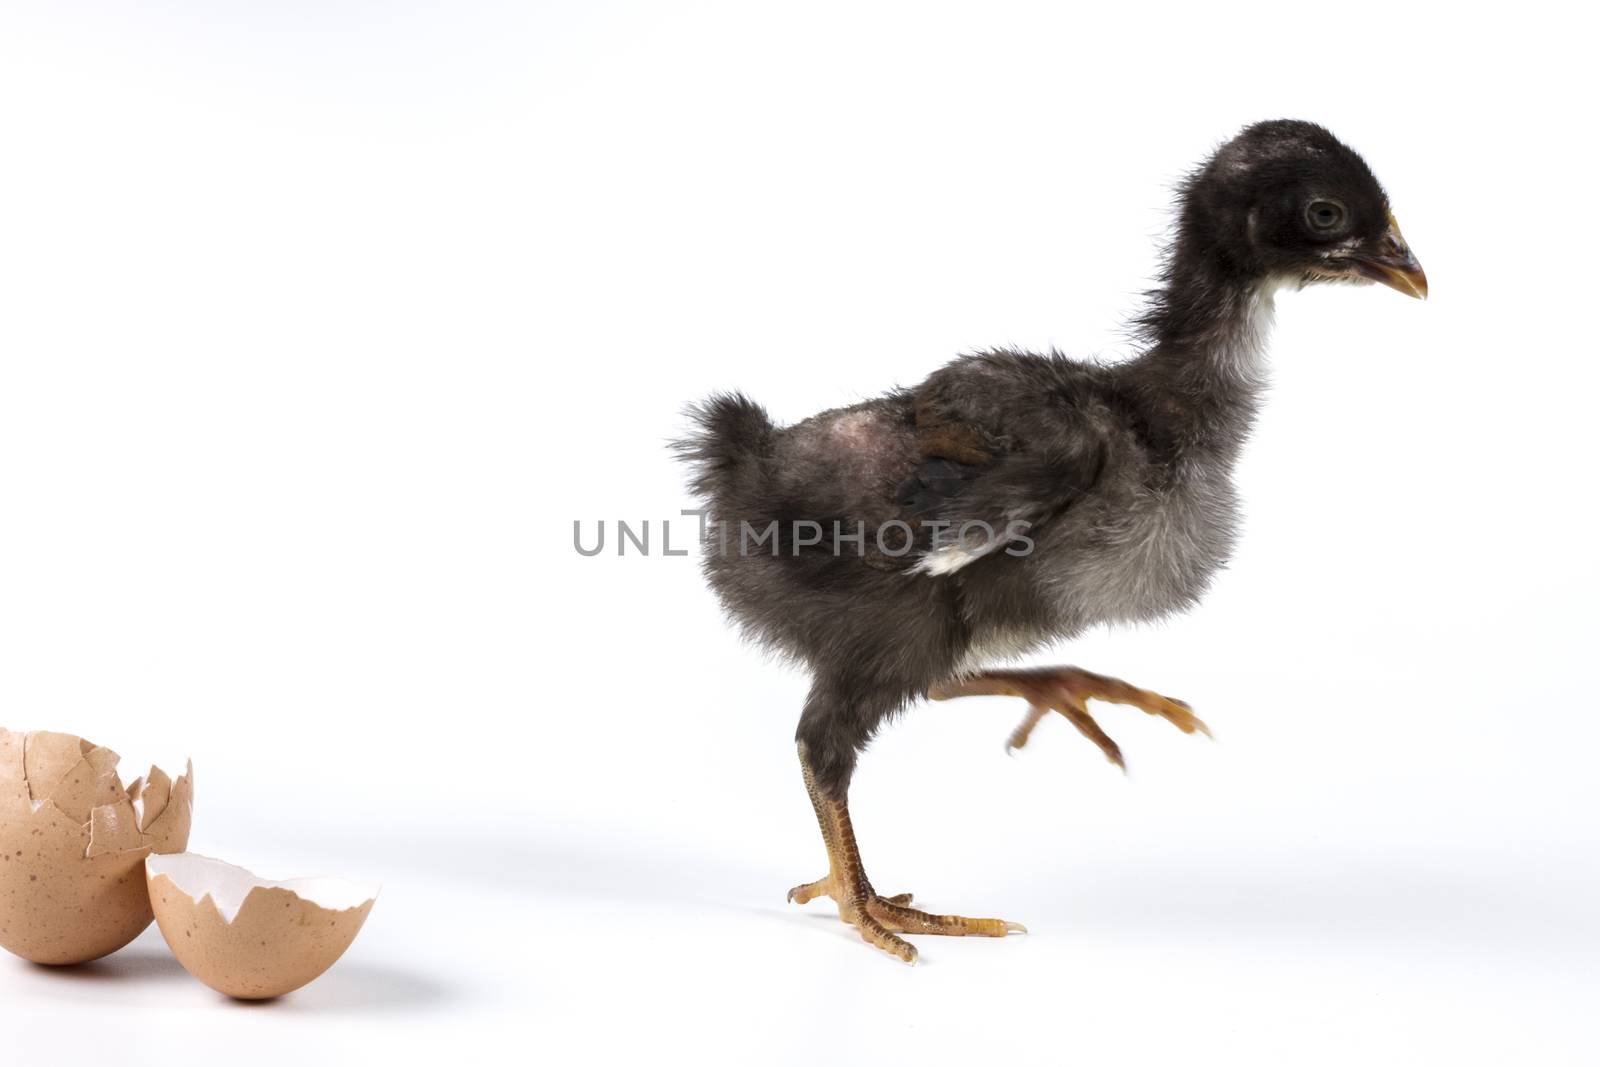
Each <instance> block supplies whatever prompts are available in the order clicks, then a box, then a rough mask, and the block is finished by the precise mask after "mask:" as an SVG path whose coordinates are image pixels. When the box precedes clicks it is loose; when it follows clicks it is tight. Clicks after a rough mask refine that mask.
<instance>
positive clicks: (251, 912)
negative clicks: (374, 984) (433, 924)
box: [145, 852, 378, 1000]
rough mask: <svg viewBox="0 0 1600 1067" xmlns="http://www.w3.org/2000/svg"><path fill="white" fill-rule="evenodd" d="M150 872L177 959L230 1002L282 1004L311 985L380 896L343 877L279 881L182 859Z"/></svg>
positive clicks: (175, 856) (159, 917) (156, 906)
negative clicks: (282, 998) (284, 998)
mask: <svg viewBox="0 0 1600 1067" xmlns="http://www.w3.org/2000/svg"><path fill="white" fill-rule="evenodd" d="M151 858H152V859H154V860H155V861H156V862H154V863H148V862H147V863H146V864H145V876H146V878H147V879H148V880H149V885H150V907H151V909H152V910H153V911H154V912H155V916H156V924H157V925H158V926H160V928H161V936H162V937H164V938H165V939H166V942H167V946H168V947H169V948H171V949H172V954H173V955H174V956H176V957H178V962H179V963H181V964H183V966H184V969H185V970H187V971H188V972H189V973H190V974H192V975H194V976H195V977H196V978H198V979H199V980H200V981H202V982H204V983H205V984H206V985H208V986H210V987H211V988H212V989H215V990H217V991H218V992H219V993H225V994H227V995H228V996H230V997H238V998H241V999H245V1000H262V999H268V998H271V997H280V996H282V995H283V994H285V993H289V992H292V991H293V990H296V989H299V988H300V987H301V986H303V985H305V984H306V983H307V982H311V981H313V980H314V979H316V977H317V976H318V975H320V974H322V972H324V971H326V970H327V969H328V968H329V967H331V966H333V964H334V963H335V962H336V961H337V960H338V959H339V957H340V956H342V955H343V954H344V951H345V949H347V948H349V947H350V943H351V942H352V941H354V940H355V937H356V934H357V933H359V932H360V930H361V927H362V924H364V923H365V922H366V921H367V915H368V914H369V913H370V912H371V911H372V904H373V901H374V900H375V899H376V898H377V896H378V887H377V886H376V885H369V884H365V883H361V882H352V881H349V880H348V879H344V878H294V879H290V880H289V881H285V882H275V881H273V880H272V879H270V878H258V877H256V876H255V875H254V874H252V873H250V872H249V871H247V870H245V869H244V868H243V867H235V866H234V865H233V864H231V863H224V862H222V861H221V860H214V859H211V858H210V857H209V856H199V855H195V854H194V853H191V852H177V853H171V854H169V855H163V856H155V857H151Z"/></svg>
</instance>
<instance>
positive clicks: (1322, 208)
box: [1306, 200, 1344, 232]
mask: <svg viewBox="0 0 1600 1067" xmlns="http://www.w3.org/2000/svg"><path fill="white" fill-rule="evenodd" d="M1306 222H1307V223H1309V224H1310V225H1311V228H1312V229H1313V230H1318V231H1322V232H1326V231H1328V230H1336V229H1338V228H1339V226H1340V224H1341V223H1343V222H1344V205H1343V204H1341V203H1339V202H1338V201H1337V200H1313V201H1311V203H1310V204H1308V205H1306Z"/></svg>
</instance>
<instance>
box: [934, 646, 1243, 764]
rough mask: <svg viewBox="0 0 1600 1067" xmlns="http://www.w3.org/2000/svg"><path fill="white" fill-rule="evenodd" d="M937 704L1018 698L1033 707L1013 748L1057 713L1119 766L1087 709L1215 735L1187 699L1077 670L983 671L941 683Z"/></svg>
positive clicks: (1110, 744) (937, 688) (1117, 754)
mask: <svg viewBox="0 0 1600 1067" xmlns="http://www.w3.org/2000/svg"><path fill="white" fill-rule="evenodd" d="M928 696H929V697H930V698H931V699H933V700H952V699H954V698H956V697H977V696H1012V697H1021V698H1022V699H1023V700H1026V701H1027V702H1028V716H1027V718H1025V719H1023V720H1022V722H1021V724H1020V725H1018V726H1017V728H1016V729H1015V730H1013V731H1012V733H1011V738H1010V740H1009V741H1008V742H1007V745H1006V747H1008V748H1021V747H1022V746H1023V745H1025V744H1027V743H1028V735H1029V734H1030V733H1032V732H1033V728H1034V726H1036V725H1038V722H1039V720H1040V719H1042V718H1044V717H1045V715H1047V714H1049V713H1050V712H1052V711H1056V712H1059V713H1061V714H1062V715H1064V716H1066V718H1067V720H1068V721H1069V722H1071V723H1072V725H1073V726H1075V727H1077V728H1078V732H1079V733H1081V734H1083V736H1085V737H1087V738H1088V739H1089V740H1091V741H1093V742H1094V743H1095V744H1096V745H1098V746H1099V747H1100V751H1101V752H1104V753H1105V756H1106V759H1108V760H1110V761H1111V762H1112V763H1115V764H1116V765H1117V766H1118V767H1122V766H1124V764H1123V762H1122V750H1121V749H1120V748H1118V747H1117V743H1116V742H1115V741H1113V740H1111V738H1109V737H1107V736H1106V733H1105V731H1104V730H1102V729H1100V724H1099V723H1097V722H1095V721H1094V718H1093V717H1092V716H1090V714H1089V709H1088V707H1087V705H1088V702H1089V701H1091V700H1104V701H1106V702H1107V703H1109V704H1127V705H1130V706H1132V707H1135V708H1138V709H1139V710H1140V711H1143V712H1146V713H1148V714H1151V715H1157V716H1160V717H1161V718H1163V719H1165V720H1167V721H1168V722H1170V723H1171V724H1172V725H1174V726H1176V727H1177V728H1178V729H1180V730H1182V731H1183V732H1184V733H1186V734H1192V733H1195V732H1196V731H1199V732H1200V733H1203V734H1205V735H1206V736H1207V737H1210V736H1211V731H1210V730H1208V729H1206V724H1205V723H1203V722H1201V721H1200V720H1199V719H1197V718H1195V716H1194V713H1193V712H1192V711H1190V710H1189V705H1187V704H1185V703H1184V702H1183V701H1181V700H1174V699H1172V698H1171V697H1164V696H1162V695H1161V694H1159V693H1152V692H1151V691H1150V690H1148V689H1140V688H1139V687H1138V686H1133V685H1129V684H1128V683H1127V682H1124V681H1122V680H1121V679H1118V678H1108V677H1107V676H1105V675H1103V674H1093V673H1091V672H1089V671H1085V670H1080V669H1079V668H1077V667H1046V668H1042V669H1036V670H1014V671H983V672H981V673H979V674H973V675H968V676H967V677H964V678H957V679H954V680H952V681H948V682H941V683H940V684H938V685H935V686H933V687H932V688H931V689H929V690H928Z"/></svg>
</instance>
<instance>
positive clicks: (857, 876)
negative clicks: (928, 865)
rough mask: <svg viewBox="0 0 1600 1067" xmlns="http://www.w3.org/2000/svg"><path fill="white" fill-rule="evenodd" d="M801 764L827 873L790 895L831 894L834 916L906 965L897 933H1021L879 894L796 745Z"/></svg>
mask: <svg viewBox="0 0 1600 1067" xmlns="http://www.w3.org/2000/svg"><path fill="white" fill-rule="evenodd" d="M800 767H801V770H802V772H803V773H804V775H805V781H806V792H807V793H809V794H810V795H811V806H812V807H813V808H814V809H815V810H816V813H817V824H818V825H819V826H821V828H822V840H823V844H824V845H826V847H827V850H828V874H827V877H825V878H819V879H817V880H816V881H815V882H808V883H806V884H804V885H797V886H795V887H794V888H793V889H791V890H789V899H790V900H792V901H794V902H795V903H797V904H805V903H807V902H808V901H811V900H815V899H816V898H817V897H822V896H826V897H830V898H832V900H833V902H834V903H835V904H836V905H837V906H838V908H839V918H840V919H842V920H844V921H845V922H847V923H849V924H850V925H851V926H854V927H855V928H856V929H857V930H858V931H860V933H861V938H862V940H864V941H866V942H867V943H868V944H870V945H875V946H877V947H878V948H881V949H883V950H884V951H885V952H887V953H889V954H890V955H891V956H895V957H898V958H899V959H901V960H904V961H905V962H906V963H913V962H915V961H916V958H917V950H916V948H915V947H914V946H913V945H912V944H911V943H910V942H909V941H907V940H905V938H903V937H900V936H899V935H900V934H948V935H954V936H958V937H960V936H965V935H969V934H970V935H976V936H979V937H1004V936H1006V934H1008V933H1011V932H1012V931H1018V932H1023V933H1026V932H1027V931H1026V928H1025V927H1023V925H1022V924H1021V923H1013V922H1006V921H1005V920H1004V919H968V918H966V917H964V916H961V915H932V914H930V913H928V912H925V911H919V910H918V909H916V908H912V907H909V906H908V905H909V904H910V903H911V894H910V893H901V894H899V895H897V896H892V897H883V896H879V895H878V894H877V893H876V892H875V891H874V890H873V888H872V883H871V882H869V881H867V872H866V869H865V868H864V867H863V866H862V865H861V852H860V850H859V849H858V848H857V847H856V835H855V829H854V828H853V827H852V826H851V825H850V811H849V809H848V807H847V806H846V805H845V800H844V797H843V796H839V797H834V796H830V795H829V794H828V793H826V792H824V791H823V790H822V789H820V788H818V786H817V783H816V780H815V778H814V777H813V775H812V773H811V767H810V765H809V764H808V763H807V762H806V757H805V746H804V745H801V746H800Z"/></svg>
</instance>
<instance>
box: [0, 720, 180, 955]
mask: <svg viewBox="0 0 1600 1067" xmlns="http://www.w3.org/2000/svg"><path fill="white" fill-rule="evenodd" d="M116 767H117V754H116V753H115V752H112V751H111V750H110V749H107V748H100V747H99V746H97V745H94V744H91V743H90V742H88V741H84V740H83V739H81V738H78V737H73V736H72V735H71V734H59V733H48V732H38V733H31V734H21V733H11V732H10V731H7V730H0V946H4V947H5V948H6V949H8V950H9V951H11V952H14V953H16V954H17V955H19V956H21V957H22V958H24V959H28V960H32V961H33V962H35V963H49V964H69V963H83V962H85V961H87V960H93V959H98V958H99V957H101V956H105V955H108V954H110V953H112V952H115V951H116V950H117V949H119V948H121V947H122V946H123V945H126V944H127V943H128V942H130V941H132V940H133V939H134V938H135V937H138V936H139V933H140V932H141V931H142V930H143V929H144V928H145V927H146V926H149V925H150V919H151V918H152V915H151V911H150V895H149V891H148V889H147V888H146V886H145V879H144V874H143V871H142V869H141V868H142V867H143V865H144V858H145V856H147V855H149V854H150V853H151V852H174V851H182V850H183V848H184V847H185V846H186V845H187V844H188V843H189V823H190V818H191V816H192V814H193V810H194V793H193V785H192V781H193V776H194V770H193V768H192V767H191V768H189V770H188V772H187V773H185V774H184V775H183V776H181V777H180V778H178V779H177V781H175V782H172V783H171V787H170V791H169V793H168V795H167V796H166V797H165V799H164V802H163V806H162V810H161V811H159V812H157V813H156V814H155V815H153V816H152V817H151V820H150V823H149V825H148V828H147V829H141V828H140V826H139V816H138V812H137V810H136V809H135V806H134V801H133V798H132V797H131V796H130V795H129V793H128V791H127V790H125V789H123V787H122V783H121V781H120V780H119V779H118V778H117V771H116ZM165 777H166V776H165V775H162V778H165ZM147 810H148V809H147Z"/></svg>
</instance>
